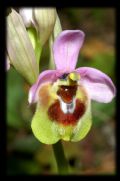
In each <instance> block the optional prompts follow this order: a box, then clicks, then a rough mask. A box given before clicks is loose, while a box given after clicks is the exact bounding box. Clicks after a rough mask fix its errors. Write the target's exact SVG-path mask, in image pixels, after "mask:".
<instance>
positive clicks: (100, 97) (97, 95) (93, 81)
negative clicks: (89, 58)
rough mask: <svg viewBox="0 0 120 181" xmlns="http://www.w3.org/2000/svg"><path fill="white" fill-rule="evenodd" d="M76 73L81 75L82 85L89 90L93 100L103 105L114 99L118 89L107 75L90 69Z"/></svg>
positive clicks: (85, 68)
mask: <svg viewBox="0 0 120 181" xmlns="http://www.w3.org/2000/svg"><path fill="white" fill-rule="evenodd" d="M76 72H78V73H79V74H80V76H81V79H80V80H81V84H82V85H84V87H85V88H86V89H87V91H88V94H89V95H90V97H91V99H93V100H95V101H98V102H103V103H108V102H110V101H111V100H112V99H113V97H114V96H115V94H116V89H115V86H114V84H113V82H112V80H111V79H110V78H109V77H108V76H107V75H106V74H104V73H102V72H101V71H99V70H97V69H94V68H88V67H82V68H78V69H76Z"/></svg>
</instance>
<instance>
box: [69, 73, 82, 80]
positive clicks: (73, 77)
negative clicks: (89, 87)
mask: <svg viewBox="0 0 120 181" xmlns="http://www.w3.org/2000/svg"><path fill="white" fill-rule="evenodd" d="M69 78H70V79H71V80H72V81H78V80H80V75H79V74H77V73H75V72H72V73H70V74H69Z"/></svg>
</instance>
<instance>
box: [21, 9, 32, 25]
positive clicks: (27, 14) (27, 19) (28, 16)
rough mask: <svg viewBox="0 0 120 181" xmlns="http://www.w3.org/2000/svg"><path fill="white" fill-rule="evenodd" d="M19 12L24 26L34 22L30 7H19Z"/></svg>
mask: <svg viewBox="0 0 120 181" xmlns="http://www.w3.org/2000/svg"><path fill="white" fill-rule="evenodd" d="M19 13H20V15H21V17H22V19H23V22H24V24H25V26H26V27H30V26H32V25H33V24H34V21H33V17H32V8H20V10H19Z"/></svg>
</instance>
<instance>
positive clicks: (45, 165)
mask: <svg viewBox="0 0 120 181" xmlns="http://www.w3.org/2000/svg"><path fill="white" fill-rule="evenodd" d="M57 11H58V14H59V17H60V20H61V24H62V28H63V30H65V29H81V30H83V31H84V32H85V34H86V37H85V42H84V45H83V48H82V49H81V52H80V56H79V60H78V64H77V67H80V66H89V67H94V68H97V69H99V70H101V71H103V72H104V73H106V74H107V75H109V76H110V77H111V78H112V80H113V82H114V83H115V84H116V77H115V61H116V60H115V10H114V9H111V8H64V9H58V10H57ZM47 47H48V45H47V44H46V45H45V49H44V51H43V53H42V59H41V64H40V69H41V70H45V69H48V62H47V60H48V56H49V52H47V50H48V48H47ZM28 90H29V86H28V84H27V83H26V82H25V81H24V79H23V78H22V77H21V76H20V75H19V74H18V73H17V72H16V71H15V70H14V69H13V68H11V69H10V70H9V71H8V73H7V174H8V175H18V174H25V175H41V174H44V175H47V174H57V169H56V162H55V158H54V155H53V150H52V146H50V145H44V144H42V143H40V142H38V141H37V139H36V138H35V137H34V136H33V134H32V132H31V119H32V116H33V113H34V111H35V108H34V107H31V106H29V104H28ZM115 107H116V106H115V99H114V100H113V101H112V102H111V103H109V104H101V103H97V102H92V114H93V126H92V129H91V131H90V132H89V134H88V135H87V136H86V137H85V139H83V140H82V141H80V142H77V143H72V142H63V145H64V150H65V155H66V157H67V160H68V162H69V164H70V168H71V173H72V174H81V175H87V174H88V175H96V174H115V172H116V163H115V151H116V150H115V144H116V143H115V121H116V120H115V111H116V110H115Z"/></svg>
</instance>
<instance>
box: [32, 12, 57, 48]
mask: <svg viewBox="0 0 120 181" xmlns="http://www.w3.org/2000/svg"><path fill="white" fill-rule="evenodd" d="M56 15H57V14H56V10H55V8H35V9H33V19H34V21H35V26H36V27H37V30H38V33H39V37H40V43H41V45H44V44H45V43H46V41H47V40H48V38H49V37H50V35H51V33H52V31H53V29H54V25H55V21H56Z"/></svg>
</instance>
